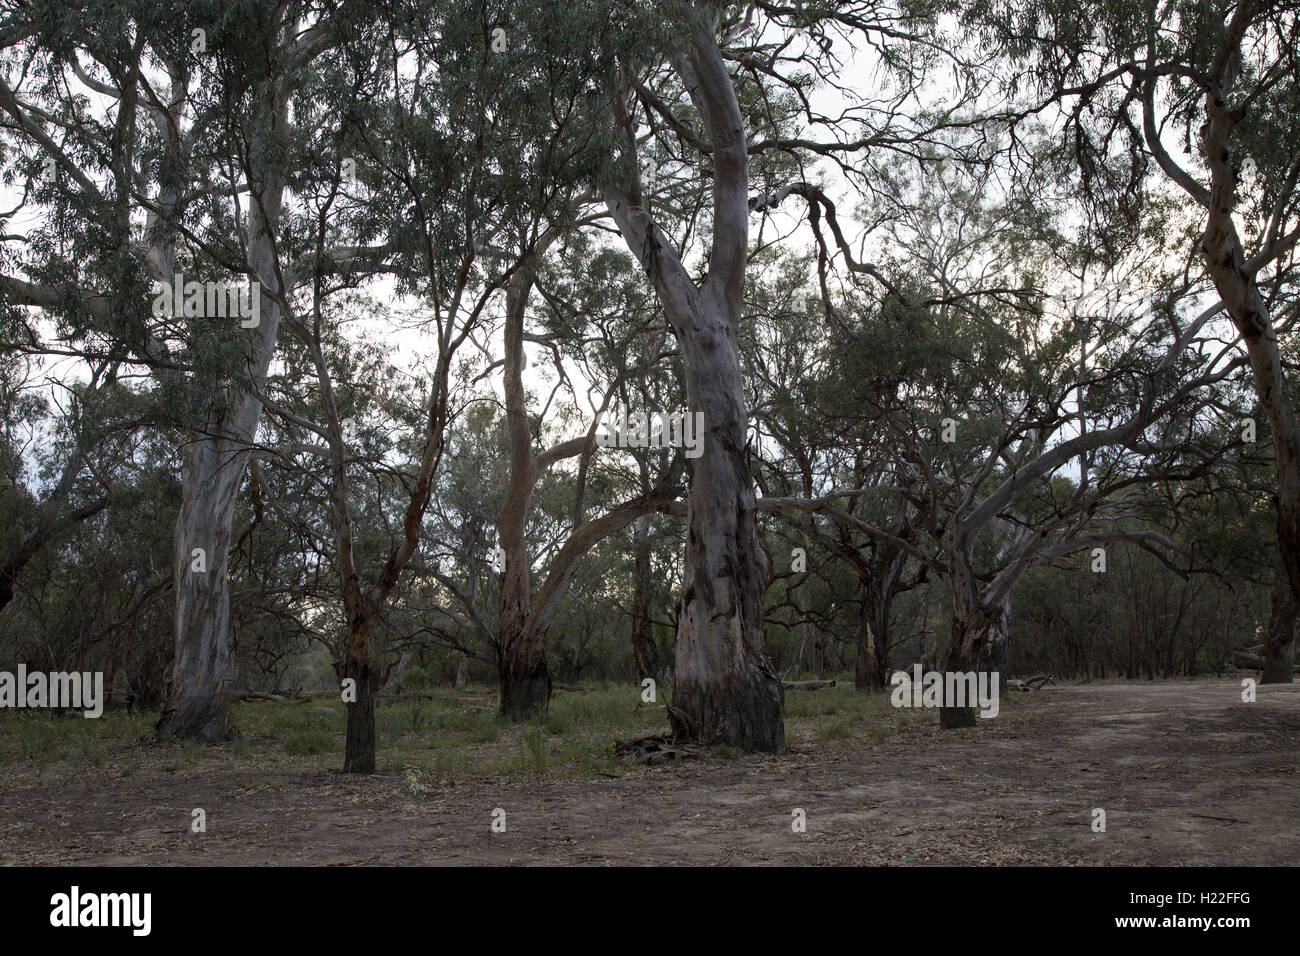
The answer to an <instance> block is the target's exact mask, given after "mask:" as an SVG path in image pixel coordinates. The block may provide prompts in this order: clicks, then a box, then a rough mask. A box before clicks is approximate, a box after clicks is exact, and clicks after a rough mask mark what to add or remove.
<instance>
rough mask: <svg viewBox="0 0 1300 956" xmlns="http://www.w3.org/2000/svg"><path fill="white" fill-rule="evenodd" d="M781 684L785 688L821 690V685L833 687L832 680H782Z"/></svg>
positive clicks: (833, 682)
mask: <svg viewBox="0 0 1300 956" xmlns="http://www.w3.org/2000/svg"><path fill="white" fill-rule="evenodd" d="M781 686H782V687H784V688H785V689H786V690H821V689H822V688H823V687H834V686H835V681H833V680H783V681H781Z"/></svg>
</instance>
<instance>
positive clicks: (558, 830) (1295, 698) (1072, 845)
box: [0, 680, 1300, 865]
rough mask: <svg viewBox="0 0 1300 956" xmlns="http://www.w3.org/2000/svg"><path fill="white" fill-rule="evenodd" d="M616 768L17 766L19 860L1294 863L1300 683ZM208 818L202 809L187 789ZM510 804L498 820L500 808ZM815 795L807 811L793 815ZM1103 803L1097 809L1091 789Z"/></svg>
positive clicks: (1045, 698)
mask: <svg viewBox="0 0 1300 956" xmlns="http://www.w3.org/2000/svg"><path fill="white" fill-rule="evenodd" d="M931 716H932V715H930V714H926V715H925V717H926V718H927V719H926V720H925V721H924V722H922V721H916V722H914V723H911V724H909V725H908V726H907V727H906V728H905V729H904V731H902V732H900V733H896V734H893V735H891V736H890V737H889V738H888V739H884V740H881V739H880V735H879V734H877V735H876V736H875V738H874V739H875V740H876V741H878V742H872V740H873V738H872V735H871V734H870V733H869V732H868V731H869V728H861V733H859V734H858V735H857V736H855V737H853V738H851V739H849V740H847V741H834V742H833V744H828V743H827V742H826V741H822V740H819V739H818V738H817V737H816V736H815V735H814V733H813V732H812V730H811V729H809V730H807V731H805V732H804V734H802V735H800V734H794V735H792V738H793V739H791V740H790V748H789V751H788V752H787V753H786V754H783V755H781V756H779V757H763V756H751V757H743V758H740V759H736V760H719V759H704V760H692V761H686V762H682V763H677V764H669V765H664V766H655V767H639V766H638V767H635V768H634V769H632V770H631V772H629V773H628V774H627V775H626V776H622V777H619V778H617V779H606V778H600V777H597V778H595V779H584V780H579V781H574V780H565V781H546V780H537V781H534V782H530V781H529V780H527V779H518V778H510V777H499V778H493V777H486V778H477V779H476V778H472V777H471V778H469V779H460V780H457V781H456V782H455V783H454V784H453V783H451V782H450V781H436V780H435V781H430V784H431V785H430V787H429V789H428V790H426V791H423V792H419V793H412V792H411V788H410V787H409V786H408V784H407V781H406V780H405V779H404V778H403V777H402V775H400V774H396V773H380V774H376V775H375V776H373V777H370V778H364V779H361V778H355V777H344V776H343V775H342V774H339V773H333V772H310V773H302V774H290V775H285V774H283V773H278V772H277V773H275V774H271V773H261V772H256V771H251V770H248V769H243V770H234V769H225V770H223V769H204V770H203V771H202V772H200V773H187V772H181V771H178V770H175V769H172V770H171V771H170V772H168V771H167V769H166V768H165V767H162V766H159V767H157V768H150V769H147V770H146V772H142V773H135V774H133V775H132V776H131V777H130V778H128V779H122V778H120V777H116V776H114V775H113V774H111V773H104V772H96V771H93V770H89V769H88V770H86V771H85V772H84V773H81V774H78V775H76V776H74V777H72V778H71V779H69V778H68V776H67V775H65V776H64V779H62V780H61V782H60V783H58V784H57V785H55V784H52V783H50V782H48V781H47V782H45V783H41V782H40V781H41V779H42V776H41V775H31V779H30V780H29V779H26V778H24V777H22V776H15V775H12V774H10V773H9V771H11V770H13V769H14V768H7V770H6V775H7V776H8V778H9V779H8V780H7V782H6V783H5V785H4V786H3V790H2V793H0V802H2V804H3V805H2V806H0V862H3V863H6V864H18V863H36V864H155V865H156V864H180V865H185V864H216V865H221V864H244V865H248V864H255V865H258V864H260V865H274V864H316V865H356V864H496V865H503V864H532V863H537V864H666V863H689V864H813V863H830V864H852V865H862V864H938V863H955V864H1067V865H1097V864H1122V865H1149V864H1193V865H1204V864H1238V865H1240V864H1247V865H1249V864H1295V863H1297V862H1298V861H1300V824H1297V821H1298V820H1300V775H1298V774H1300V769H1298V766H1297V763H1298V762H1297V756H1300V685H1286V686H1273V687H1261V688H1259V696H1258V700H1257V701H1256V702H1255V703H1243V702H1242V701H1241V688H1240V684H1239V682H1238V681H1230V680H1223V681H1210V682H1171V683H1156V684H1147V683H1101V684H1090V685H1085V686H1078V687H1059V688H1048V689H1046V690H1044V691H1043V692H1041V693H1038V694H1034V695H1023V696H1021V695H1018V696H1017V699H1016V700H1015V701H1014V702H1013V704H1012V705H1011V706H1008V707H1006V708H1004V710H1003V714H1002V716H1001V717H999V718H997V719H993V720H981V721H979V726H977V727H975V728H974V729H970V730H961V731H940V730H939V729H938V727H937V726H934V724H936V723H937V720H930V719H929V718H930V717H931ZM194 807H203V808H204V809H205V810H206V812H207V832H206V833H192V832H190V810H191V809H192V808H194ZM495 808H501V809H503V810H505V813H506V832H504V833H494V832H492V829H491V826H490V824H491V821H492V811H493V810H494V809H495ZM796 808H798V809H802V810H803V811H804V812H805V815H806V821H807V830H806V832H804V833H795V832H792V827H791V822H792V819H793V817H792V811H793V810H795V809H796ZM1094 808H1100V809H1103V810H1105V812H1106V831H1105V832H1104V833H1099V832H1094V830H1093V828H1092V825H1091V824H1092V820H1093V810H1094Z"/></svg>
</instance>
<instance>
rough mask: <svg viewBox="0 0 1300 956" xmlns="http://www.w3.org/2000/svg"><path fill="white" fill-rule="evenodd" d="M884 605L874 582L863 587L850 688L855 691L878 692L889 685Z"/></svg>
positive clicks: (887, 635) (886, 614)
mask: <svg viewBox="0 0 1300 956" xmlns="http://www.w3.org/2000/svg"><path fill="white" fill-rule="evenodd" d="M883 604H884V602H883V601H882V600H881V595H880V594H879V593H878V591H877V588H876V587H875V582H870V583H868V584H864V585H863V587H862V608H861V610H860V612H859V614H858V662H857V667H856V668H855V670H854V675H853V686H854V687H856V688H857V689H858V690H881V689H882V688H884V687H885V686H886V685H887V684H888V670H889V659H888V658H889V643H888V641H889V631H888V625H887V623H886V622H887V619H888V615H889V612H888V610H886V609H885V608H884V607H883V606H882V605H883Z"/></svg>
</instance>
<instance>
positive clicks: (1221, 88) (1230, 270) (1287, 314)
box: [964, 0, 1300, 593]
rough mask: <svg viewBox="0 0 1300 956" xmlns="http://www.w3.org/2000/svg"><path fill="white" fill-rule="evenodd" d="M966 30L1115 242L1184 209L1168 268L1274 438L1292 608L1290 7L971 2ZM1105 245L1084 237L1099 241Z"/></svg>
mask: <svg viewBox="0 0 1300 956" xmlns="http://www.w3.org/2000/svg"><path fill="white" fill-rule="evenodd" d="M964 16H965V19H966V22H968V23H969V24H970V25H971V26H972V27H973V28H974V29H976V30H978V31H979V32H980V35H981V37H982V38H983V39H984V40H985V42H986V43H987V44H988V46H989V48H990V49H994V50H997V51H999V52H1000V53H1002V54H1004V55H1005V56H1006V57H1007V62H1008V63H1009V64H1010V67H1009V68H1008V69H1005V70H1003V71H1002V75H1004V76H1005V78H1006V82H1007V83H1008V84H1014V85H1019V86H1020V87H1021V88H1022V89H1023V90H1025V93H1024V98H1023V99H1022V102H1024V100H1026V99H1031V98H1037V102H1036V103H1034V104H1033V105H1032V106H1027V107H1026V109H1032V110H1033V111H1034V112H1039V111H1041V110H1042V109H1043V108H1044V107H1045V106H1046V105H1047V104H1049V103H1050V104H1056V105H1058V106H1059V109H1060V111H1061V113H1062V115H1063V116H1064V118H1065V122H1064V123H1063V124H1062V125H1063V133H1064V135H1063V136H1062V138H1061V146H1062V152H1063V154H1064V153H1066V152H1067V151H1068V155H1069V157H1070V158H1072V159H1073V160H1074V161H1075V162H1076V163H1077V164H1078V165H1079V167H1080V168H1081V169H1082V171H1083V173H1084V185H1085V187H1086V191H1087V192H1088V194H1089V196H1090V197H1091V200H1092V202H1091V208H1092V209H1093V210H1094V211H1095V212H1097V213H1098V214H1099V216H1098V218H1100V219H1104V220H1106V221H1107V225H1108V226H1115V225H1116V224H1117V223H1118V224H1119V227H1120V228H1118V229H1115V230H1113V232H1115V233H1117V234H1118V237H1119V238H1118V239H1117V240H1116V241H1123V237H1124V236H1125V235H1126V234H1130V233H1131V231H1132V228H1133V227H1132V226H1131V223H1132V222H1133V221H1134V220H1136V221H1138V222H1140V221H1141V219H1142V217H1144V216H1145V215H1146V214H1147V212H1148V211H1149V210H1150V209H1151V207H1152V205H1153V204H1160V203H1167V202H1169V201H1173V202H1176V203H1179V204H1187V203H1189V202H1190V204H1191V206H1190V209H1188V210H1187V212H1186V215H1185V217H1184V222H1185V228H1184V231H1183V233H1182V236H1183V239H1184V248H1183V250H1182V257H1183V258H1184V259H1185V261H1186V262H1187V264H1188V266H1189V269H1190V270H1192V273H1193V275H1194V276H1196V277H1197V278H1200V279H1201V280H1203V281H1204V282H1206V283H1207V284H1208V285H1209V287H1210V290H1211V291H1212V293H1213V294H1214V295H1216V296H1217V297H1218V299H1219V302H1220V304H1221V308H1222V310H1223V312H1225V313H1226V314H1227V315H1228V316H1229V317H1230V318H1231V320H1232V323H1233V325H1234V327H1235V329H1236V331H1237V333H1238V335H1239V336H1240V340H1241V343H1242V345H1243V346H1244V350H1245V353H1246V355H1247V356H1248V358H1249V364H1250V370H1251V375H1252V379H1253V382H1254V386H1255V393H1256V396H1257V398H1258V401H1259V404H1260V406H1261V408H1262V410H1263V413H1264V416H1265V418H1266V419H1267V422H1268V426H1269V429H1270V430H1271V432H1272V433H1273V448H1274V458H1275V463H1276V469H1277V476H1276V480H1277V494H1276V509H1277V525H1278V530H1277V540H1278V544H1279V545H1280V549H1281V556H1282V561H1283V565H1284V567H1285V568H1286V570H1287V573H1288V575H1289V578H1290V581H1291V584H1292V587H1293V588H1294V589H1296V590H1297V593H1300V418H1297V415H1296V409H1295V403H1294V400H1293V398H1292V395H1291V390H1290V388H1289V383H1288V375H1287V372H1286V364H1285V362H1284V360H1283V356H1282V351H1281V347H1280V345H1279V336H1280V335H1284V334H1285V333H1287V332H1288V331H1289V330H1290V329H1291V328H1292V327H1293V325H1294V322H1295V317H1296V309H1297V305H1296V297H1295V294H1294V287H1295V281H1294V278H1295V269H1296V244H1297V241H1300V191H1298V190H1297V186H1298V185H1300V126H1297V123H1298V122H1300V120H1297V116H1298V115H1300V70H1297V68H1296V54H1295V49H1296V31H1297V23H1298V18H1300V6H1298V5H1297V4H1296V3H1294V2H1289V0H1283V2H1261V0H1226V2H1197V3H1192V2H1183V0H1174V2H1159V0H1141V2H1123V3H1111V2H1103V3H1085V4H1083V5H1077V4H1072V5H1069V6H1068V8H1067V7H1066V6H1064V5H1059V4H1055V3H1040V2H1023V3H1022V2H1011V3H977V4H973V5H969V6H967V7H966V8H965V13H964ZM1111 232H1112V230H1106V231H1104V232H1099V235H1108V234H1110V233H1111Z"/></svg>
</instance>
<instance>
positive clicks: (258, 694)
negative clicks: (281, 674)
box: [239, 690, 311, 704]
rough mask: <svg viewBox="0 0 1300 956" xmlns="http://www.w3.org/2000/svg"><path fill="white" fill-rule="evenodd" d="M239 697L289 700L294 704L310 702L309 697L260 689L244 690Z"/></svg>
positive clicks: (245, 698) (243, 698) (242, 698)
mask: <svg viewBox="0 0 1300 956" xmlns="http://www.w3.org/2000/svg"><path fill="white" fill-rule="evenodd" d="M239 699H240V700H273V701H279V702H281V703H283V702H284V701H290V702H292V703H295V704H306V703H310V701H311V698H310V697H294V696H291V695H289V694H268V693H266V692H265V691H260V690H250V691H246V692H245V693H243V694H240V695H239Z"/></svg>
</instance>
